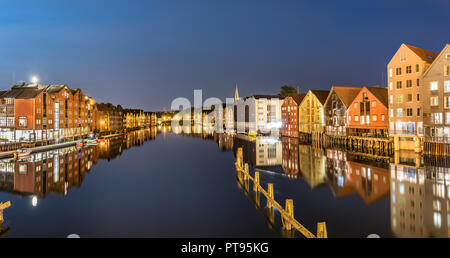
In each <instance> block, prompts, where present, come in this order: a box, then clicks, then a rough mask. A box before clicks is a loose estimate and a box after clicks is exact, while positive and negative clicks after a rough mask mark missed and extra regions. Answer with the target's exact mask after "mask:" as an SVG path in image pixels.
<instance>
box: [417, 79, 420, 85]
mask: <svg viewBox="0 0 450 258" xmlns="http://www.w3.org/2000/svg"><path fill="white" fill-rule="evenodd" d="M416 84H417V87H418V86H420V79H417V80H416Z"/></svg>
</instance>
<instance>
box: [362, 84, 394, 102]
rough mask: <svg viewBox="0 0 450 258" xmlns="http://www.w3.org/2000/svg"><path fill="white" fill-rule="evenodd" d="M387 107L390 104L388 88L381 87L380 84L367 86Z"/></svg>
mask: <svg viewBox="0 0 450 258" xmlns="http://www.w3.org/2000/svg"><path fill="white" fill-rule="evenodd" d="M366 89H367V90H368V91H370V93H372V94H373V95H374V96H375V97H376V98H377V99H378V100H379V101H381V103H383V105H384V106H385V107H388V106H389V100H388V99H389V98H388V89H387V88H380V87H378V86H372V87H366Z"/></svg>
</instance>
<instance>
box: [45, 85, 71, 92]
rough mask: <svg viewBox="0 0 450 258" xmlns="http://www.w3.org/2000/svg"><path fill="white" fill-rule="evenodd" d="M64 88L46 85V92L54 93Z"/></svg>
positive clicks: (62, 86)
mask: <svg viewBox="0 0 450 258" xmlns="http://www.w3.org/2000/svg"><path fill="white" fill-rule="evenodd" d="M64 87H66V85H48V86H47V89H46V91H47V92H48V93H56V92H59V91H60V90H62V89H64Z"/></svg>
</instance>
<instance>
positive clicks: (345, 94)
mask: <svg viewBox="0 0 450 258" xmlns="http://www.w3.org/2000/svg"><path fill="white" fill-rule="evenodd" d="M361 89H362V87H350V86H333V87H332V90H333V91H334V92H336V95H337V96H338V97H339V99H340V100H341V101H342V103H343V104H344V105H345V107H346V108H348V107H349V106H350V105H351V104H352V102H353V100H354V99H355V98H356V96H358V93H359V92H360V91H361Z"/></svg>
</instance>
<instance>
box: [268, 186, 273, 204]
mask: <svg viewBox="0 0 450 258" xmlns="http://www.w3.org/2000/svg"><path fill="white" fill-rule="evenodd" d="M267 193H268V194H269V198H268V199H267V207H269V208H272V207H273V203H272V202H273V200H274V195H273V184H268V185H267Z"/></svg>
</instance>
